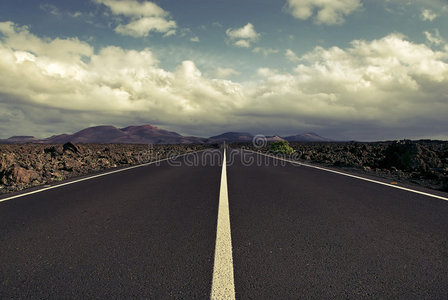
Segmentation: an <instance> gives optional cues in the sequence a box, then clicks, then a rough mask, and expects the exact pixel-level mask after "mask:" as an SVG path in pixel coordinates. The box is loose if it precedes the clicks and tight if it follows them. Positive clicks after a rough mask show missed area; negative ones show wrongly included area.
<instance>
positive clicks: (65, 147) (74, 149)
mask: <svg viewBox="0 0 448 300" xmlns="http://www.w3.org/2000/svg"><path fill="white" fill-rule="evenodd" d="M62 151H63V152H67V151H71V152H73V153H79V152H80V151H79V148H78V146H76V145H75V144H73V143H72V142H68V143H65V144H64V145H62Z"/></svg>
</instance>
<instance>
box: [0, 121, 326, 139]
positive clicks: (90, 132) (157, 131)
mask: <svg viewBox="0 0 448 300" xmlns="http://www.w3.org/2000/svg"><path fill="white" fill-rule="evenodd" d="M253 138H254V135H253V134H251V133H247V132H226V133H223V134H220V135H216V136H212V137H210V138H208V139H207V138H201V137H194V136H183V135H181V134H179V133H177V132H173V131H167V130H164V129H161V128H158V127H156V126H153V125H150V124H145V125H140V126H128V127H124V128H117V127H115V126H111V125H102V126H94V127H89V128H85V129H83V130H80V131H78V132H76V133H74V134H59V135H54V136H51V137H48V138H44V139H38V138H35V137H33V136H13V137H10V138H8V139H4V140H0V143H1V144H23V143H41V144H62V143H67V142H72V143H81V144H201V143H222V142H227V143H232V142H242V143H244V142H246V143H247V142H251V141H252V139H253ZM266 140H267V141H269V142H271V141H282V140H287V141H290V142H328V141H332V140H331V139H328V138H325V137H321V136H319V135H318V134H316V133H312V132H310V133H304V134H297V135H294V136H288V137H281V136H278V135H275V136H266Z"/></svg>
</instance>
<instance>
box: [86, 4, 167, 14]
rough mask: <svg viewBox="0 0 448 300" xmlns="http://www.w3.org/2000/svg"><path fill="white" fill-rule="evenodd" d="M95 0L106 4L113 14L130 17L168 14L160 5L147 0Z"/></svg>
mask: <svg viewBox="0 0 448 300" xmlns="http://www.w3.org/2000/svg"><path fill="white" fill-rule="evenodd" d="M95 2H96V3H99V4H104V5H106V6H107V7H109V8H110V10H111V11H112V13H114V14H115V15H123V16H130V17H165V16H167V15H168V13H167V12H166V11H164V10H163V9H162V8H161V7H160V6H158V5H157V4H155V3H153V2H149V1H143V2H139V1H136V0H95Z"/></svg>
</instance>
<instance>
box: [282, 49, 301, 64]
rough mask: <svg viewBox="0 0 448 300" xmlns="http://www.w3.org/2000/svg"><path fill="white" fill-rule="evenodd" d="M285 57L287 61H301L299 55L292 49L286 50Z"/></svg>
mask: <svg viewBox="0 0 448 300" xmlns="http://www.w3.org/2000/svg"><path fill="white" fill-rule="evenodd" d="M285 57H286V59H287V60H289V61H292V62H297V61H299V57H297V55H296V54H295V53H294V51H292V50H291V49H286V51H285Z"/></svg>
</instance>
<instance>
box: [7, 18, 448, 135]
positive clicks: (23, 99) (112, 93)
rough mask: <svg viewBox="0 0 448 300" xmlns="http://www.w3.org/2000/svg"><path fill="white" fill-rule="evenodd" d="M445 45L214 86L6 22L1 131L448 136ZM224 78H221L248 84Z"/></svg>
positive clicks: (384, 43)
mask: <svg viewBox="0 0 448 300" xmlns="http://www.w3.org/2000/svg"><path fill="white" fill-rule="evenodd" d="M440 46H441V47H440V48H443V49H444V50H433V49H431V48H430V47H429V46H427V45H424V44H418V43H413V42H411V41H409V40H407V38H406V37H404V36H402V35H399V34H391V35H388V36H385V37H383V38H381V39H377V40H372V41H364V40H356V41H353V42H352V43H351V45H350V46H349V47H347V48H339V47H331V48H323V47H317V48H315V49H314V50H313V51H311V52H309V53H306V54H305V55H303V56H301V57H299V58H298V59H299V60H298V65H297V66H296V68H295V69H294V72H291V73H288V72H284V73H282V72H281V71H277V70H273V69H269V68H263V69H259V70H258V77H253V78H256V79H252V80H248V81H246V82H244V83H237V82H233V81H230V80H224V79H210V78H207V77H206V76H204V75H203V74H202V72H201V71H200V70H199V68H198V67H197V66H196V64H195V63H194V62H193V61H184V62H182V63H181V64H180V65H179V66H178V67H177V68H176V69H175V70H174V71H167V70H164V69H163V68H161V67H160V66H159V63H158V60H157V58H156V57H155V56H154V54H153V52H152V51H151V49H144V50H141V51H135V50H124V49H121V48H119V47H112V46H109V47H104V48H101V49H95V51H94V49H93V47H92V46H90V45H89V44H87V43H85V42H82V41H80V40H78V39H48V38H40V37H38V36H35V35H33V34H32V33H30V32H29V29H28V28H27V27H19V26H16V25H15V24H13V23H11V22H0V94H1V95H2V96H1V97H0V108H1V113H0V114H1V115H2V116H4V118H5V119H0V129H2V130H3V131H2V132H3V133H2V134H6V133H5V132H11V133H12V134H14V130H15V129H14V128H13V127H14V126H23V125H21V124H22V123H23V124H27V125H28V127H29V128H30V125H32V124H34V126H31V127H33V130H37V129H36V128H40V126H42V128H43V129H42V130H44V131H45V133H46V132H49V131H50V130H53V132H54V133H58V132H60V130H61V129H60V126H59V125H58V126H57V127H55V126H53V129H51V126H50V125H51V123H52V122H57V123H58V124H70V126H76V128H82V127H85V126H87V125H88V124H90V123H98V122H101V123H103V124H116V122H120V124H123V125H126V123H127V124H135V123H139V122H144V121H146V122H148V121H150V122H154V123H156V124H165V125H164V126H163V127H170V128H184V130H189V132H190V134H192V133H194V132H198V133H200V132H201V131H202V135H207V134H209V133H211V131H215V133H216V132H219V131H221V130H223V128H228V127H226V126H228V124H233V125H232V126H233V127H232V128H228V129H232V130H236V129H244V130H250V129H251V128H252V129H253V130H255V129H256V128H266V126H272V128H273V129H274V128H276V129H277V131H282V130H291V128H297V131H302V130H306V129H308V128H309V129H316V130H318V132H321V130H324V129H325V132H327V133H331V132H333V133H339V134H342V135H346V136H349V137H351V138H368V139H375V138H381V137H383V138H384V137H386V138H387V137H391V136H392V137H397V136H398V137H399V135H400V134H401V135H402V136H403V134H404V133H407V134H409V135H412V134H414V135H416V134H418V135H419V136H425V135H431V136H436V135H441V134H445V135H446V128H447V126H448V121H447V119H446V116H447V115H448V103H447V100H446V99H447V95H448V47H447V45H446V44H442V45H440ZM444 47H446V48H444ZM215 70H216V74H215V75H219V76H217V78H228V77H231V76H234V75H238V72H237V71H236V70H233V69H231V68H221V69H220V68H216V69H215ZM117 120H119V121H117ZM81 123H82V124H81ZM41 124H47V125H41ZM49 124H50V125H49ZM73 124H75V125H73ZM266 124H269V125H266ZM61 126H62V125H61ZM64 126H65V125H64ZM34 127H35V128H34ZM8 128H9V129H8ZM204 128H206V129H204ZM319 128H320V129H321V130H319ZM25 129H26V128H25ZM8 130H9V131H8ZM204 130H205V131H204ZM24 133H26V132H24ZM33 133H34V132H33ZM254 133H257V132H256V131H255V132H254ZM12 134H11V135H12Z"/></svg>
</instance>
